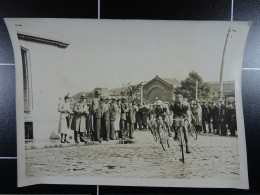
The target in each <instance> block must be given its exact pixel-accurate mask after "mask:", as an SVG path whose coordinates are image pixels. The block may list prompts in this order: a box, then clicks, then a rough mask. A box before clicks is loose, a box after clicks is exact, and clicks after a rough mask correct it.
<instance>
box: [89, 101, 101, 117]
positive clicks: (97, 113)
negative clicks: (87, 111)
mask: <svg viewBox="0 0 260 195" xmlns="http://www.w3.org/2000/svg"><path fill="white" fill-rule="evenodd" d="M91 108H92V111H91V112H92V114H93V117H94V118H97V119H101V105H100V101H99V100H98V99H97V98H94V99H93V101H92V104H91Z"/></svg>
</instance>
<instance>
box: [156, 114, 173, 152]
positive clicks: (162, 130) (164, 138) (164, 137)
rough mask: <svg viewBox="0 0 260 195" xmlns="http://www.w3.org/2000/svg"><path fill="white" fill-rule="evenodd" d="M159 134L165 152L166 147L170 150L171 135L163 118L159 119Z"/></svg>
mask: <svg viewBox="0 0 260 195" xmlns="http://www.w3.org/2000/svg"><path fill="white" fill-rule="evenodd" d="M156 122H157V133H158V135H159V140H160V144H161V145H162V148H163V150H166V146H168V148H170V143H169V135H168V129H167V125H166V123H165V122H164V121H163V119H162V117H159V118H158V119H157V121H156Z"/></svg>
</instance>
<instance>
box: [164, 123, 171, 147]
mask: <svg viewBox="0 0 260 195" xmlns="http://www.w3.org/2000/svg"><path fill="white" fill-rule="evenodd" d="M164 131H165V135H166V142H167V145H168V148H170V137H169V129H168V128H167V127H165V128H164Z"/></svg>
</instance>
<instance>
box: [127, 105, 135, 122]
mask: <svg viewBox="0 0 260 195" xmlns="http://www.w3.org/2000/svg"><path fill="white" fill-rule="evenodd" d="M127 122H128V123H131V124H134V123H135V122H136V110H135V109H134V108H133V107H131V108H129V111H128V115H127Z"/></svg>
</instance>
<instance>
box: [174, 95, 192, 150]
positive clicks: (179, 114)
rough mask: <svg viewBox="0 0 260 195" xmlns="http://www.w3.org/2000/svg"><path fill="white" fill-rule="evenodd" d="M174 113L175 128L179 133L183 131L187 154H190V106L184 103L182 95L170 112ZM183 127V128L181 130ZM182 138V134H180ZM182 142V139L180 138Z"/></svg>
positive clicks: (177, 97)
mask: <svg viewBox="0 0 260 195" xmlns="http://www.w3.org/2000/svg"><path fill="white" fill-rule="evenodd" d="M170 112H173V113H171V115H173V122H174V128H177V129H178V131H179V132H180V131H183V134H184V140H185V143H186V153H190V147H189V138H188V123H189V119H190V118H191V117H190V105H189V104H188V103H185V102H184V101H183V96H182V95H181V94H179V95H177V96H176V101H175V103H174V106H173V109H172V110H171V111H170ZM181 127H183V128H182V129H181ZM178 135H179V136H180V134H179V133H178ZM179 140H180V138H179Z"/></svg>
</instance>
